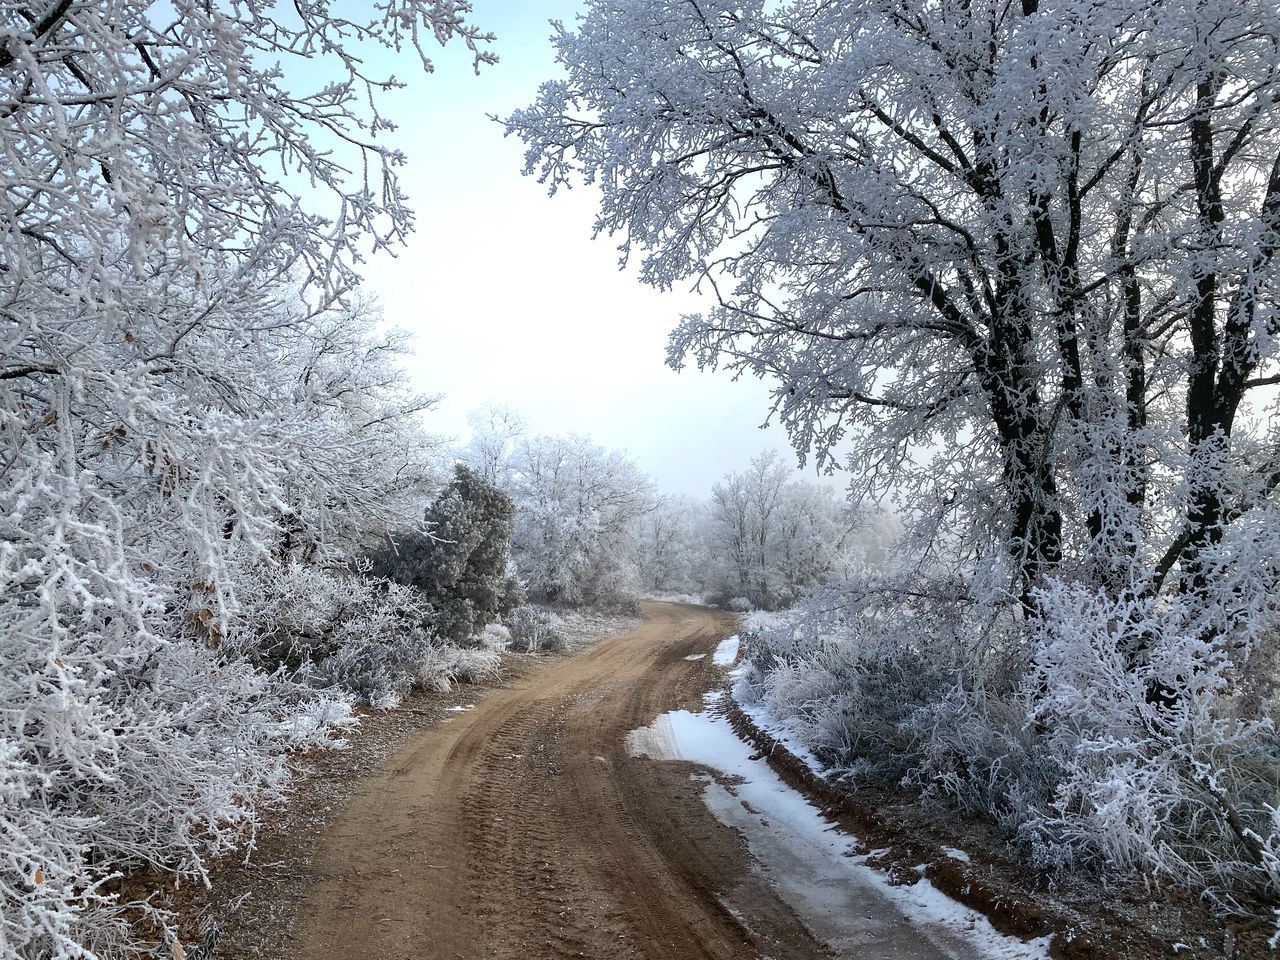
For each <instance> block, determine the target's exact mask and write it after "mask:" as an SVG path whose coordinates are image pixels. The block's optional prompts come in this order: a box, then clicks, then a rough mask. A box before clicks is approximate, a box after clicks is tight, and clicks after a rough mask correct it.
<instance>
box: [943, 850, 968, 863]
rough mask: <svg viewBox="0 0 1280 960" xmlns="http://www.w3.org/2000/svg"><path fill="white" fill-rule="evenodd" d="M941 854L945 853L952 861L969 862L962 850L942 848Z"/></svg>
mask: <svg viewBox="0 0 1280 960" xmlns="http://www.w3.org/2000/svg"><path fill="white" fill-rule="evenodd" d="M942 852H943V853H945V854H946V855H947V856H948V857H950V858H951V859H952V860H959V861H960V862H961V863H969V862H970V861H969V855H968V854H967V853H965V852H964V851H963V850H959V849H957V848H956V847H943V848H942Z"/></svg>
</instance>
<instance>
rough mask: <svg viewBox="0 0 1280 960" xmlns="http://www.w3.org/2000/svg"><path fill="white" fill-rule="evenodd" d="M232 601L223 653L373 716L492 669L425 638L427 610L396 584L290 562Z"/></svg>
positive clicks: (483, 654)
mask: <svg viewBox="0 0 1280 960" xmlns="http://www.w3.org/2000/svg"><path fill="white" fill-rule="evenodd" d="M237 596H238V597H239V598H240V614H239V616H238V617H237V618H236V619H235V621H234V623H233V628H232V630H231V633H230V635H229V637H228V640H227V643H226V646H227V648H228V649H229V650H232V651H234V653H235V655H236V656H239V657H242V658H244V659H245V660H247V661H249V662H251V663H253V664H254V665H255V666H257V667H258V668H259V669H262V670H266V671H275V670H283V671H285V672H286V673H287V675H288V676H290V677H291V678H293V679H295V680H296V681H298V682H300V683H306V684H310V685H312V686H315V687H320V688H332V689H336V690H339V691H343V692H346V693H350V694H352V695H354V696H356V697H357V698H359V699H360V700H363V701H365V702H367V703H370V704H372V705H374V706H378V707H387V706H393V705H395V704H396V703H397V702H399V700H400V698H401V697H403V696H404V694H406V693H407V692H408V691H409V690H410V689H411V688H412V687H414V686H424V687H427V688H430V689H435V690H447V689H449V687H450V686H452V684H453V683H454V682H455V681H458V680H463V681H468V680H470V679H472V678H474V677H482V676H488V675H489V674H490V673H491V672H492V671H493V670H494V669H495V668H496V664H497V658H495V657H493V656H490V654H489V651H484V650H474V651H467V650H463V649H461V648H459V647H458V646H457V645H455V644H453V643H450V642H449V641H447V640H444V639H442V638H440V637H438V636H436V635H435V634H433V633H431V632H430V631H428V630H427V629H425V628H424V626H423V623H424V621H426V620H427V619H428V618H429V616H430V613H431V608H430V604H429V603H428V602H427V600H426V598H425V597H424V596H423V595H422V594H421V593H420V592H419V591H417V590H416V589H414V588H413V587H408V586H405V585H403V584H399V583H394V582H391V581H388V580H378V579H374V578H370V577H367V576H362V575H358V574H353V573H346V572H341V571H331V570H321V569H318V568H316V567H312V566H309V565H306V564H302V563H298V562H291V563H288V564H284V565H280V566H277V565H271V566H265V565H264V566H258V567H256V568H254V569H253V570H252V571H251V575H250V576H248V577H246V580H245V582H244V583H243V584H242V585H241V587H240V589H239V590H238V592H237ZM472 654H474V655H472Z"/></svg>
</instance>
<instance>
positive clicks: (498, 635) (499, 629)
mask: <svg viewBox="0 0 1280 960" xmlns="http://www.w3.org/2000/svg"><path fill="white" fill-rule="evenodd" d="M512 612H514V611H512ZM480 641H481V644H482V645H483V646H485V647H487V648H489V649H490V650H505V649H507V647H508V646H510V645H511V631H510V630H508V629H507V628H506V627H504V626H503V625H502V624H500V623H491V624H489V625H488V626H487V627H485V628H484V633H482V634H481V635H480Z"/></svg>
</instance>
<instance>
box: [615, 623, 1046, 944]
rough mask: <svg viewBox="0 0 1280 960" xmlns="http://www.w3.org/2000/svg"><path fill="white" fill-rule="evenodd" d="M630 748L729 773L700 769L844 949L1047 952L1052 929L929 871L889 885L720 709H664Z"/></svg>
mask: <svg viewBox="0 0 1280 960" xmlns="http://www.w3.org/2000/svg"><path fill="white" fill-rule="evenodd" d="M731 639H733V640H735V641H736V639H737V638H736V637H735V638H731ZM722 646H724V645H723V644H722ZM717 654H719V651H717ZM735 654H736V643H735ZM716 662H717V663H720V657H719V656H717V658H716ZM728 662H732V660H731V659H730V660H729V661H728ZM626 748H627V753H628V754H630V755H631V756H633V757H650V758H652V759H655V760H684V761H689V762H692V763H697V764H699V765H702V766H705V767H708V768H710V769H712V770H715V771H718V772H720V773H721V774H724V775H726V777H725V779H724V781H723V782H721V781H717V780H713V779H711V778H709V777H706V776H705V775H700V776H701V778H702V779H703V780H704V781H705V784H706V785H705V789H704V791H703V798H704V800H705V801H706V803H707V806H708V807H709V808H710V809H711V811H712V812H713V813H714V814H715V815H716V817H717V819H719V820H720V821H721V822H722V823H724V824H725V825H726V826H728V827H731V828H733V829H735V830H737V831H738V832H739V833H740V834H741V835H742V836H743V837H744V838H745V839H746V842H747V845H748V847H749V849H750V851H751V853H752V856H753V858H754V859H755V861H756V863H757V868H758V869H759V870H760V871H761V874H762V876H763V877H764V878H765V879H766V880H767V882H768V883H769V884H771V885H772V886H773V888H774V889H775V890H776V892H777V893H778V895H779V897H781V898H782V899H783V900H784V901H785V902H786V903H787V904H788V906H790V907H791V909H792V910H794V911H795V912H796V914H797V916H799V917H800V918H802V920H803V921H804V922H805V924H806V925H807V926H808V927H809V929H810V930H811V931H812V932H813V934H814V935H815V936H816V937H818V938H819V939H820V940H822V941H824V942H825V943H827V945H828V946H829V947H831V949H833V950H834V951H835V952H836V953H837V954H838V955H841V956H849V957H855V956H864V955H869V954H868V951H874V950H876V949H877V948H878V949H879V950H880V951H881V952H883V951H885V950H888V951H890V952H889V954H887V955H889V956H910V957H912V958H913V960H1046V958H1047V957H1048V945H1049V940H1050V938H1049V937H1042V938H1040V939H1038V940H1032V941H1030V942H1023V941H1021V940H1018V939H1017V938H1014V937H1007V936H1004V935H1003V934H1001V933H999V932H998V931H997V930H995V928H993V927H992V926H991V923H990V921H988V920H987V918H986V917H984V916H982V915H981V914H980V913H978V912H976V911H974V910H971V909H969V908H968V907H965V906H963V905H962V904H959V903H957V902H955V901H954V900H951V899H950V898H948V897H947V896H946V895H945V894H943V893H942V892H941V891H939V890H938V889H937V888H936V887H935V886H933V884H931V883H930V882H929V881H928V880H926V879H923V878H921V879H920V880H918V881H916V882H915V883H913V884H909V885H902V886H893V885H891V884H890V883H889V879H888V877H887V875H885V874H884V873H882V872H881V871H878V870H876V869H874V868H872V867H869V866H867V863H866V862H867V860H868V859H870V857H871V855H870V854H858V853H857V846H856V843H855V841H854V839H853V838H852V837H849V836H848V835H846V834H844V833H842V832H840V831H838V830H836V829H834V828H833V827H832V825H831V824H830V823H829V822H828V821H826V820H825V819H824V818H823V817H822V814H821V812H820V811H819V810H818V809H817V808H816V807H815V806H813V805H812V804H811V803H809V801H808V800H807V799H805V797H804V796H803V795H802V794H800V793H799V792H798V791H796V790H793V789H791V788H790V787H788V786H787V785H786V784H785V783H783V782H782V780H781V779H780V778H779V777H778V775H777V774H776V773H774V772H773V770H772V769H771V768H770V767H769V765H768V763H767V762H765V761H764V760H761V759H757V758H756V757H755V755H754V754H753V753H752V750H751V748H750V747H749V746H748V745H747V744H746V743H744V742H743V741H742V740H740V739H739V738H738V736H737V735H736V734H735V733H734V731H733V728H732V727H731V726H730V725H729V722H728V720H727V719H726V718H725V717H723V716H721V715H719V714H718V713H716V712H713V711H707V712H703V713H691V712H690V711H688V710H675V711H672V712H670V713H665V714H663V715H661V716H660V717H658V718H657V719H656V720H654V721H653V723H651V724H649V725H648V726H647V727H641V728H639V729H637V730H633V731H631V733H629V734H628V735H627V740H626ZM956 852H957V853H963V851H956ZM875 955H880V954H879V953H876V954H875Z"/></svg>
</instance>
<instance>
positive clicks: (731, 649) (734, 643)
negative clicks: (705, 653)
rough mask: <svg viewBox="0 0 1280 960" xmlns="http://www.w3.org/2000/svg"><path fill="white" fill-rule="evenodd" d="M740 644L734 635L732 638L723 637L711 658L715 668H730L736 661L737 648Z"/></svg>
mask: <svg viewBox="0 0 1280 960" xmlns="http://www.w3.org/2000/svg"><path fill="white" fill-rule="evenodd" d="M740 646H741V643H740V642H739V640H738V635H737V634H736V633H735V634H734V635H733V636H732V637H725V638H724V639H723V640H721V641H720V645H719V646H718V647H716V652H715V653H714V654H713V655H712V657H711V662H712V663H714V664H715V665H716V666H717V667H731V666H733V664H734V663H735V662H736V661H737V659H738V648H739V647H740Z"/></svg>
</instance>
